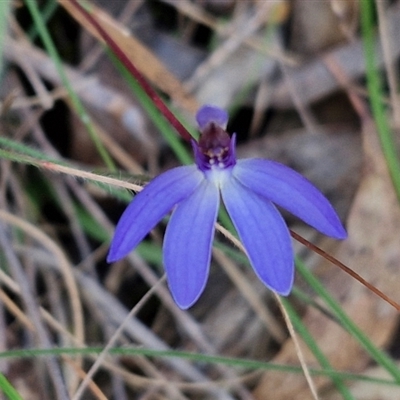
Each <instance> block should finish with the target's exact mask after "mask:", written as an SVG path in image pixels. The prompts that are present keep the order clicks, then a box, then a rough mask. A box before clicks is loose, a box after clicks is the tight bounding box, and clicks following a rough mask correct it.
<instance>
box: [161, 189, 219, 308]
mask: <svg viewBox="0 0 400 400" xmlns="http://www.w3.org/2000/svg"><path fill="white" fill-rule="evenodd" d="M218 207H219V191H218V188H217V187H216V186H215V185H214V184H213V183H212V182H209V181H204V182H203V183H202V184H201V185H200V186H199V187H198V188H197V189H196V190H195V192H194V193H193V194H192V195H191V196H190V197H189V198H187V199H186V200H184V201H183V202H182V203H180V204H179V205H178V206H177V207H176V209H175V210H174V212H173V213H172V216H171V219H170V221H169V223H168V226H167V231H166V233H165V237H164V251H163V254H164V265H165V269H166V272H167V280H168V285H169V288H170V290H171V293H172V296H173V298H174V300H175V302H176V303H177V304H178V306H179V307H180V308H182V309H187V308H189V307H190V306H191V305H193V304H194V303H195V302H196V301H197V299H198V298H199V297H200V295H201V293H202V292H203V290H204V287H205V285H206V282H207V278H208V271H209V267H210V258H211V247H212V241H213V238H214V231H215V229H214V224H215V221H216V219H217V213H218Z"/></svg>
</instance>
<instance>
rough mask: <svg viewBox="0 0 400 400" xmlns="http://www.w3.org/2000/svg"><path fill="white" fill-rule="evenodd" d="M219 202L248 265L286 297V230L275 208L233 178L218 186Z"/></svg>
mask: <svg viewBox="0 0 400 400" xmlns="http://www.w3.org/2000/svg"><path fill="white" fill-rule="evenodd" d="M221 192H222V199H223V201H224V203H225V206H226V209H227V210H228V213H229V215H230V217H231V219H232V222H233V224H234V225H235V228H236V230H237V232H238V234H239V237H240V239H241V241H242V243H243V245H244V246H245V248H246V251H247V255H248V257H249V259H250V263H251V265H252V266H253V268H254V271H255V273H256V274H257V276H258V277H259V278H260V280H261V281H262V282H263V283H264V284H265V285H267V286H268V287H269V288H270V289H272V290H274V291H275V292H277V293H279V294H281V295H283V296H286V295H288V294H289V292H290V290H291V288H292V286H293V279H294V261H293V249H292V243H291V239H290V234H289V231H288V228H287V226H286V224H285V221H284V220H283V218H282V216H281V215H280V213H279V212H278V210H277V209H276V208H275V206H274V205H273V204H272V203H271V202H270V201H268V200H266V199H263V198H262V197H260V196H258V195H257V194H255V193H253V192H251V191H250V190H248V189H246V188H245V187H244V186H243V185H242V184H241V183H240V182H238V181H237V180H236V179H235V178H232V179H231V180H230V181H227V182H225V184H224V185H222V187H221Z"/></svg>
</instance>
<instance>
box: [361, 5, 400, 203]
mask: <svg viewBox="0 0 400 400" xmlns="http://www.w3.org/2000/svg"><path fill="white" fill-rule="evenodd" d="M360 5H361V29H362V36H363V44H364V56H365V64H366V78H367V88H368V93H369V100H370V103H371V109H372V114H373V117H374V120H375V123H376V127H377V130H378V134H379V138H380V142H381V146H382V151H383V154H384V156H385V158H386V162H387V165H388V168H389V171H390V175H391V178H392V182H393V185H394V188H395V191H396V194H397V198H398V200H399V201H400V162H399V158H398V154H397V150H396V145H395V142H394V139H393V134H392V130H391V128H390V125H389V120H390V119H389V118H390V117H389V113H388V110H386V108H385V105H384V103H383V98H384V91H383V86H382V77H381V74H380V72H379V71H378V70H377V68H376V62H375V61H376V60H375V58H376V49H375V40H376V39H375V30H374V2H373V1H372V0H361V1H360ZM393 39H394V40H397V39H398V38H393Z"/></svg>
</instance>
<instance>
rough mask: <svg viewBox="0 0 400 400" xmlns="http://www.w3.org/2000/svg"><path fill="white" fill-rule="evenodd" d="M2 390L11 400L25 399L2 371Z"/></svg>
mask: <svg viewBox="0 0 400 400" xmlns="http://www.w3.org/2000/svg"><path fill="white" fill-rule="evenodd" d="M0 391H1V392H3V393H4V394H5V395H6V396H7V397H8V398H9V400H23V399H22V397H21V396H20V394H19V393H18V392H17V391H16V390H15V388H14V386H12V385H11V383H10V382H9V381H8V380H7V378H6V377H5V376H4V375H3V374H2V373H0Z"/></svg>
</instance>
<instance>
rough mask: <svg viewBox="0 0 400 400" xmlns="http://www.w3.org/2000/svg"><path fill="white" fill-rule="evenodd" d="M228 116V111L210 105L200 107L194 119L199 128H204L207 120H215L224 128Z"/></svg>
mask: <svg viewBox="0 0 400 400" xmlns="http://www.w3.org/2000/svg"><path fill="white" fill-rule="evenodd" d="M228 118H229V117H228V113H227V112H226V111H225V110H223V109H222V108H219V107H215V106H210V105H207V106H203V107H201V108H200V110H199V111H197V114H196V120H197V123H198V125H199V127H200V129H203V128H205V127H206V126H207V124H208V123H209V122H215V123H216V124H217V125H218V126H220V127H221V128H223V129H225V128H226V125H227V123H228Z"/></svg>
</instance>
